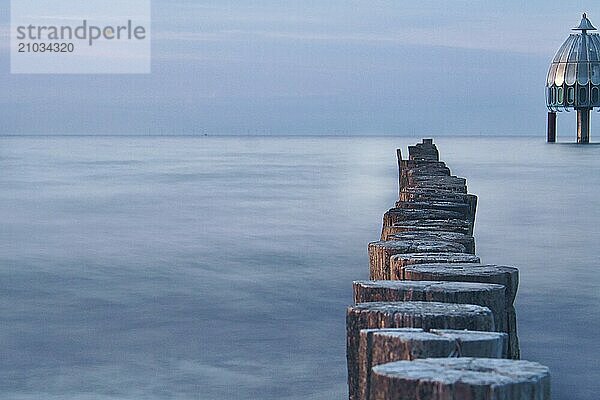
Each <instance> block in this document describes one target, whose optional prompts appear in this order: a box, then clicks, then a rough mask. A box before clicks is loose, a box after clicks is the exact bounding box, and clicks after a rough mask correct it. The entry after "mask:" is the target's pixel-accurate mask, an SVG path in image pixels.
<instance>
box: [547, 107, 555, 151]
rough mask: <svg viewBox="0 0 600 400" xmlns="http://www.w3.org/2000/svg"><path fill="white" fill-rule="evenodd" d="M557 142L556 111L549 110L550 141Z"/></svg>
mask: <svg viewBox="0 0 600 400" xmlns="http://www.w3.org/2000/svg"><path fill="white" fill-rule="evenodd" d="M554 142H556V113H555V112H553V111H549V112H548V143H554Z"/></svg>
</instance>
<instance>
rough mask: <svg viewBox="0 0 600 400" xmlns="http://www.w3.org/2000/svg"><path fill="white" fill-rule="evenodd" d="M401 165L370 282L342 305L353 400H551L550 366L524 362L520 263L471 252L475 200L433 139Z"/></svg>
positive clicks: (375, 246) (373, 248)
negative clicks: (518, 311) (517, 305)
mask: <svg viewBox="0 0 600 400" xmlns="http://www.w3.org/2000/svg"><path fill="white" fill-rule="evenodd" d="M398 163H399V170H400V196H399V199H398V202H397V203H396V205H395V207H394V208H392V209H390V210H389V211H388V212H386V213H385V215H384V217H383V229H382V234H381V238H380V240H379V241H376V242H373V243H370V244H369V258H370V279H371V280H369V281H357V282H354V301H355V304H354V305H353V306H351V307H349V308H348V310H347V316H346V318H347V322H346V324H347V360H348V386H349V397H350V400H513V399H514V400H548V399H550V373H549V370H548V368H547V367H544V366H542V365H540V364H537V363H534V362H528V361H521V360H520V351H519V341H518V338H517V321H516V315H515V309H514V301H515V297H516V294H517V287H518V282H519V271H518V269H516V268H514V267H510V266H502V265H495V264H484V263H482V262H481V260H480V259H479V257H477V256H476V255H475V240H474V237H473V227H474V223H475V213H476V209H477V196H475V195H472V194H468V191H467V185H466V180H465V179H464V178H459V177H456V176H453V175H452V174H451V172H450V169H449V168H448V167H447V166H446V164H445V163H443V162H441V161H440V160H439V153H438V150H437V147H436V146H435V144H433V140H431V139H425V140H423V143H419V144H417V145H416V146H411V147H409V158H408V159H407V160H404V159H403V158H402V153H401V151H400V150H398Z"/></svg>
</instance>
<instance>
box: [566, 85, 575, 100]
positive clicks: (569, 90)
mask: <svg viewBox="0 0 600 400" xmlns="http://www.w3.org/2000/svg"><path fill="white" fill-rule="evenodd" d="M567 103H569V104H573V103H575V88H574V87H570V88H567Z"/></svg>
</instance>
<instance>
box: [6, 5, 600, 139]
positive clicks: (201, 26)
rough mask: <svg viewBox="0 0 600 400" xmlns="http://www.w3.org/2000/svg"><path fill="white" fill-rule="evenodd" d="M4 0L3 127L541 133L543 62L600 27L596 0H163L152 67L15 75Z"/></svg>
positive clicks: (10, 130)
mask: <svg viewBox="0 0 600 400" xmlns="http://www.w3.org/2000/svg"><path fill="white" fill-rule="evenodd" d="M124 1H126V0H124ZM9 5H10V1H8V0H0V24H1V25H0V34H1V35H2V38H1V42H0V133H2V134H21V133H34V134H39V133H66V134H76V133H77V134H91V133H93V134H100V133H108V134H117V133H132V134H138V133H140V134H193V133H200V134H204V133H208V134H430V135H440V134H494V135H504V134H539V135H544V131H545V118H546V109H545V100H544V82H545V77H546V72H547V67H548V63H549V61H550V59H551V58H552V56H553V54H554V52H555V51H556V50H557V49H558V47H559V46H560V45H561V43H562V42H563V41H564V39H565V38H566V37H567V36H568V34H569V33H570V28H572V27H573V26H575V25H577V24H578V22H579V20H580V17H581V12H582V11H587V12H588V15H589V17H590V19H591V20H592V22H593V23H596V25H597V26H598V25H600V5H598V2H597V1H594V2H592V1H569V2H564V1H560V2H559V1H555V0H553V1H547V0H544V1H542V0H535V1H528V2H522V1H489V0H480V1H456V0H455V1H451V0H443V1H442V0H441V1H427V0H419V1H404V0H391V1H339V0H326V1H323V0H319V1H308V0H302V1H282V0H268V1H226V0H218V1H202V0H189V1H184V0H161V1H155V2H153V27H152V28H153V63H152V70H153V72H152V74H150V75H124V76H117V75H78V76H68V75H11V74H10V59H9V51H8V44H9V39H8V32H9V29H8V26H9V23H10V21H9ZM574 118H575V117H574V116H573V114H569V115H567V116H562V115H561V117H560V118H559V121H561V122H560V123H561V124H566V123H569V124H570V123H571V121H570V120H574ZM562 120H565V121H562ZM559 128H560V126H559Z"/></svg>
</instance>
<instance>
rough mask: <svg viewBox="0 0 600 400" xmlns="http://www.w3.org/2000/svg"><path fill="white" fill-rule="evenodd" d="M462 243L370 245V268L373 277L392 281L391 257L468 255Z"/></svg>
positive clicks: (385, 243) (405, 241) (397, 241)
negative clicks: (433, 254)
mask: <svg viewBox="0 0 600 400" xmlns="http://www.w3.org/2000/svg"><path fill="white" fill-rule="evenodd" d="M466 251H467V248H466V247H465V246H463V245H462V244H460V243H456V242H447V241H440V240H431V241H427V240H422V239H421V240H388V241H379V242H372V243H369V268H370V271H371V273H372V274H373V276H379V277H380V279H390V257H391V256H394V255H396V254H406V253H466Z"/></svg>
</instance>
